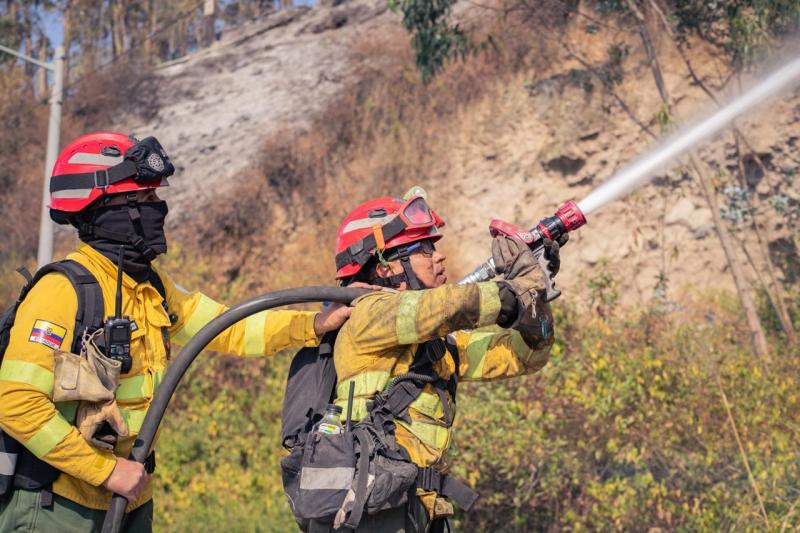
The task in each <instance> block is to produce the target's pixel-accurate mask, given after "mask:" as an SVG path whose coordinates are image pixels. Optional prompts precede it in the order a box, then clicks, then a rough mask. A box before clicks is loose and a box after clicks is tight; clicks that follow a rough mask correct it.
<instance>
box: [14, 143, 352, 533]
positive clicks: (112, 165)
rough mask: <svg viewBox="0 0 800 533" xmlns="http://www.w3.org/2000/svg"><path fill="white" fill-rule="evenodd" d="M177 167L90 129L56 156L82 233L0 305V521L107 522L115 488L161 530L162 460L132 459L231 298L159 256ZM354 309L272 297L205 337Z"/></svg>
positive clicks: (247, 338)
mask: <svg viewBox="0 0 800 533" xmlns="http://www.w3.org/2000/svg"><path fill="white" fill-rule="evenodd" d="M173 172H174V167H173V165H172V163H171V162H170V159H169V157H168V156H167V154H166V151H165V150H164V148H163V147H162V146H161V145H160V143H159V142H158V141H157V140H156V139H155V138H153V137H148V138H146V139H143V140H141V141H139V140H138V139H135V138H133V137H129V136H127V135H123V134H119V133H93V134H89V135H84V136H82V137H79V138H77V139H75V140H74V141H73V142H72V143H70V144H69V145H68V146H67V147H66V148H65V149H64V150H63V151H62V152H61V154H60V155H59V157H58V159H57V160H56V163H55V166H54V169H53V174H52V179H51V184H50V193H51V203H50V215H51V218H53V220H54V221H56V222H58V223H60V224H70V225H72V226H74V227H75V228H76V229H77V231H78V237H79V238H80V240H81V241H82V243H81V244H80V245H79V246H78V248H77V250H76V251H74V252H73V253H71V254H70V255H69V256H68V257H67V259H66V260H65V261H60V262H57V263H53V264H50V265H47V266H45V267H42V268H40V270H39V271H38V272H37V273H36V275H35V276H34V277H33V278H32V279H31V280H30V281H29V283H28V284H27V285H26V287H25V288H24V289H23V291H22V293H21V295H20V298H19V299H18V300H17V304H16V305H15V306H13V307H12V308H11V309H10V310H9V311H8V312H6V313H4V314H3V315H0V361H2V364H1V365H0V430H2V431H1V432H0V531H17V530H24V531H36V532H49V531H99V530H100V527H101V525H102V523H103V518H104V515H105V511H106V509H107V508H108V505H109V501H110V499H111V495H112V493H118V494H120V495H122V496H124V497H125V498H126V499H127V500H128V502H129V504H128V508H127V510H128V518H127V521H126V525H125V528H126V530H128V531H136V532H147V531H151V530H152V513H153V505H152V486H151V480H150V477H149V473H151V472H152V470H153V468H154V467H155V460H154V455H152V454H151V456H150V459H149V460H148V461H147V462H146V465H142V464H141V463H138V462H135V461H130V460H128V459H126V458H127V457H128V454H129V453H130V450H131V447H132V446H133V444H134V441H135V439H136V435H137V433H138V430H139V427H140V426H141V424H142V421H143V419H144V415H145V413H146V412H147V410H148V407H149V405H150V402H151V400H152V398H153V395H154V392H155V390H156V388H157V387H158V385H159V383H160V381H161V379H162V377H163V376H164V371H165V369H166V368H167V366H168V365H169V363H170V343H171V342H173V343H176V344H179V345H183V344H184V343H186V342H187V341H188V340H189V339H190V338H191V337H192V336H193V335H195V334H196V333H197V331H199V330H200V329H201V328H202V327H203V326H204V325H205V324H206V323H208V322H209V321H210V320H212V319H214V318H215V317H216V316H218V315H220V314H221V313H222V312H224V311H225V309H226V307H225V306H223V305H222V304H219V303H217V302H215V301H213V300H212V299H211V298H209V297H208V296H205V295H204V294H202V293H200V292H189V291H186V290H185V289H183V288H181V287H179V286H178V285H176V284H175V283H173V281H172V280H171V279H170V277H169V276H168V275H167V274H166V273H165V272H163V271H162V270H160V269H157V268H156V267H155V266H154V265H153V263H152V261H153V260H154V259H155V258H156V257H157V256H159V255H161V254H164V253H165V252H166V250H167V241H166V237H165V235H164V221H165V217H166V215H167V204H166V202H164V201H163V200H160V199H159V197H158V196H157V194H156V189H158V188H159V187H163V186H166V185H168V183H167V178H168V177H169V176H170V175H171V174H172V173H173ZM349 313H350V309H349V308H347V307H344V306H332V307H329V308H328V309H327V310H325V311H324V312H322V313H314V312H300V311H266V312H261V313H258V314H255V315H252V316H250V317H248V318H247V320H245V321H243V322H240V323H237V324H235V325H234V326H232V327H230V328H229V329H227V330H225V331H224V332H223V333H222V334H221V335H219V336H218V337H217V338H216V339H215V340H214V341H213V342H212V343H211V344H210V345H209V348H210V349H212V350H216V351H219V352H225V353H232V354H236V355H244V356H247V355H265V354H266V355H271V354H275V353H277V352H279V351H280V350H283V349H284V348H288V347H298V348H299V347H309V346H316V345H317V344H318V343H319V339H320V336H321V335H322V334H324V333H326V332H328V331H331V330H335V329H337V328H338V327H340V326H341V324H342V323H343V322H344V321H345V320H346V319H347V316H348V315H349Z"/></svg>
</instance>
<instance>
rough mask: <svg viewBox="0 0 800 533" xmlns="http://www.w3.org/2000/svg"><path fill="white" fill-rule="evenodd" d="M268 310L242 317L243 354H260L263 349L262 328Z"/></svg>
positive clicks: (265, 322)
mask: <svg viewBox="0 0 800 533" xmlns="http://www.w3.org/2000/svg"><path fill="white" fill-rule="evenodd" d="M267 314H268V311H264V312H261V313H257V314H255V315H250V316H249V317H247V318H245V319H244V354H245V355H261V354H263V353H264V351H265V346H264V329H265V328H266V325H267Z"/></svg>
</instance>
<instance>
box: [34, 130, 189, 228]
mask: <svg viewBox="0 0 800 533" xmlns="http://www.w3.org/2000/svg"><path fill="white" fill-rule="evenodd" d="M174 171H175V167H174V166H173V165H172V162H171V161H170V159H169V156H168V155H167V153H166V151H165V150H164V148H162V147H161V144H159V142H158V141H157V140H156V139H155V138H154V137H148V138H146V139H143V140H142V141H139V140H138V139H136V138H135V137H133V136H128V135H124V134H122V133H113V132H98V133H90V134H87V135H82V136H81V137H78V138H77V139H75V140H74V141H72V142H71V143H69V144H68V145H67V146H66V147H65V148H64V149H63V150H62V151H61V153H60V154H59V156H58V158H57V159H56V162H55V165H54V166H53V173H52V175H51V178H50V205H49V206H48V207H49V208H50V218H52V219H53V220H54V221H55V222H58V223H59V224H65V223H67V222H69V220H70V218H72V216H73V215H74V214H75V213H79V212H81V211H83V210H85V209H87V208H89V207H90V206H91V205H93V204H95V202H97V201H98V200H99V199H101V198H103V197H105V196H109V195H114V194H120V193H131V192H136V191H139V190H146V189H155V188H158V187H164V186H166V185H169V183H168V182H167V177H168V176H170V175H172V174H173V172H174Z"/></svg>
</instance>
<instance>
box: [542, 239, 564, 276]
mask: <svg viewBox="0 0 800 533" xmlns="http://www.w3.org/2000/svg"><path fill="white" fill-rule="evenodd" d="M568 240H569V233H565V234H563V235H562V236H561V237H559V238H558V240H557V241H554V240H552V239H547V238H545V239H544V241H543V244H544V258H545V259H547V267H548V268H549V269H550V277H551V278H555V277H556V274H558V271H559V270H561V254H560V250H561V247H562V246H564V245H565V244H567V241H568Z"/></svg>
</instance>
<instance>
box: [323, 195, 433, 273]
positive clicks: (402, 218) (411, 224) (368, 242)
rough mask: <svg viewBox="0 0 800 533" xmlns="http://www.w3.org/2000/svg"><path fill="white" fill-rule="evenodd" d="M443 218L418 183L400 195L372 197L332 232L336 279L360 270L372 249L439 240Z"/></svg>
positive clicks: (368, 258) (372, 255) (384, 248)
mask: <svg viewBox="0 0 800 533" xmlns="http://www.w3.org/2000/svg"><path fill="white" fill-rule="evenodd" d="M442 226H444V221H443V220H442V219H441V218H440V217H439V215H437V214H436V212H434V211H433V210H432V209H431V208H430V207H428V204H427V202H426V201H425V191H424V190H422V188H421V187H414V188H412V189H411V190H410V191H409V192H408V193H407V194H406V195H405V196H404V197H403V198H391V197H384V198H375V199H373V200H369V201H366V202H364V203H363V204H361V205H359V206H358V207H356V208H355V209H353V211H351V212H350V214H348V215H347V216H346V217H345V218H344V220H343V221H342V224H341V226H339V231H338V232H337V234H336V279H344V278H349V277H351V276H354V275H355V274H357V273H358V272H360V271H361V269H362V268H364V266H365V265H366V264H367V262H368V261H369V260H370V258H372V257H374V255H375V253H376V250H381V251H383V250H388V249H391V248H395V247H397V246H402V245H404V244H410V243H413V242H416V241H421V240H425V239H430V240H433V241H437V240H439V239H440V238H441V237H442V235H441V234H440V233H439V228H441V227H442Z"/></svg>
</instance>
